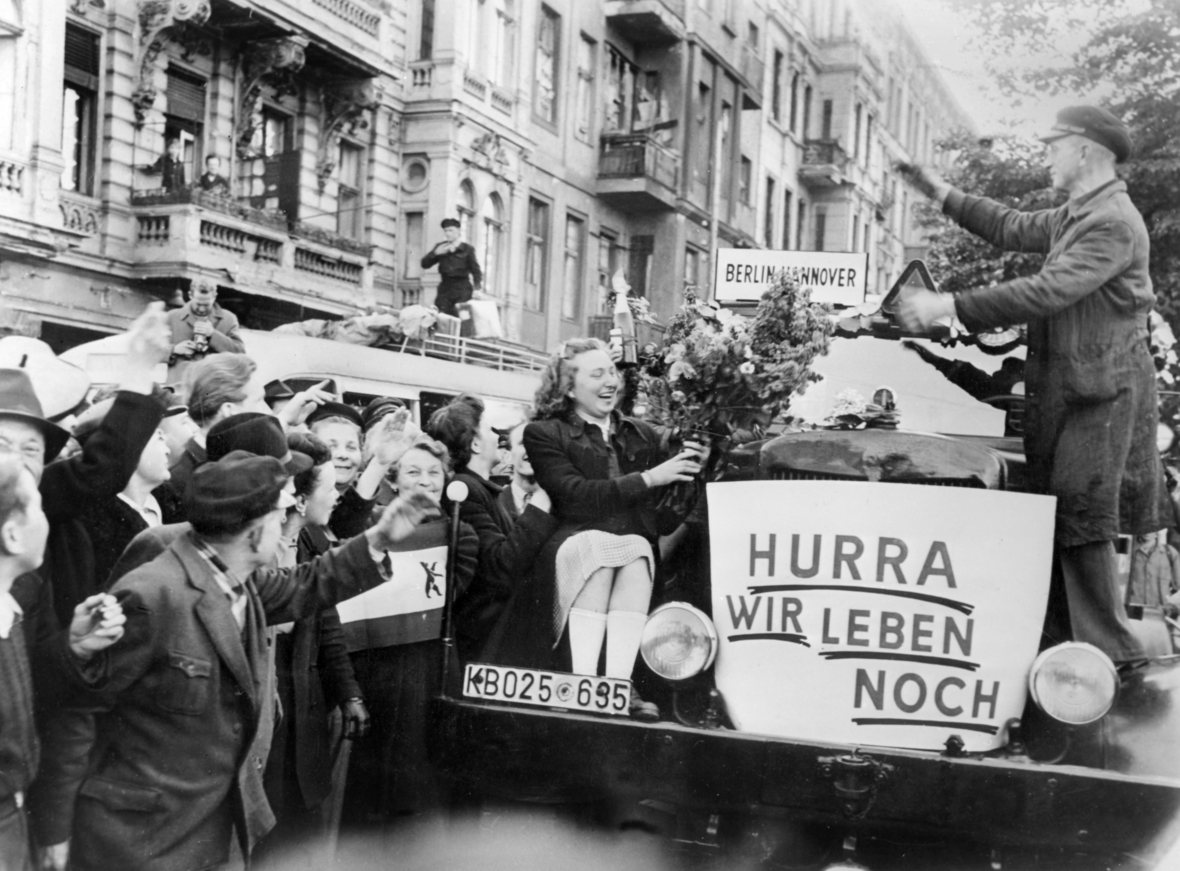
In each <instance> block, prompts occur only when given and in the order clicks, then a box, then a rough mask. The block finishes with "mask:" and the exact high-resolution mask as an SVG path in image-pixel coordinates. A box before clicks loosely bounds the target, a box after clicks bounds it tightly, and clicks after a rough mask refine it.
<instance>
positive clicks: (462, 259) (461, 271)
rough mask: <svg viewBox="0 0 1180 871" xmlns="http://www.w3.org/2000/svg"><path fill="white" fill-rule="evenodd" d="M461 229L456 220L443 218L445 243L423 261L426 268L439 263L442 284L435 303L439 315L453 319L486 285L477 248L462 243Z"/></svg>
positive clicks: (435, 297) (438, 245) (431, 251)
mask: <svg viewBox="0 0 1180 871" xmlns="http://www.w3.org/2000/svg"><path fill="white" fill-rule="evenodd" d="M461 227H462V225H461V224H460V223H459V222H458V221H457V220H456V219H454V218H443V222H442V228H443V233H444V234H445V235H446V237H447V239H446V241H445V242H439V243H438V244H437V245H435V246H434V247H433V248H431V249H430V251H429V252H428V253H427V255H426V256H425V257H423V258H422V268H423V269H429V268H430V267H431V266H433V265H434V264H436V263H437V264H438V271H439V274H441V275H442V281H441V282H439V285H438V291H437V292H436V293H435V296H434V304H435V306H436V307H437V308H438V310H439V311H440V312H442V313H443V314H444V315H450V316H451V317H458V313H457V312H456V310H455V306H456V305H457V304H458V303H461V302H467V301H468V300H469V299H471V295H472V293H473V292H474V291H475V290H479V288H480V285H481V284H483V270H482V269H480V268H479V262H478V261H477V260H476V259H475V249H474V248H472V247H471V246H470V245H468V244H467V243H466V242H460V241H459V230H460V228H461ZM468 276H470V278H468ZM473 285H474V287H473Z"/></svg>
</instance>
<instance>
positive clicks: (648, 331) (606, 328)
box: [586, 315, 668, 350]
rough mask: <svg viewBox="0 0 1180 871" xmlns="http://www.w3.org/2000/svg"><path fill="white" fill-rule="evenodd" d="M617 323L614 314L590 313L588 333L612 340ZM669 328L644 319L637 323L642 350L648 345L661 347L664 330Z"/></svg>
mask: <svg viewBox="0 0 1180 871" xmlns="http://www.w3.org/2000/svg"><path fill="white" fill-rule="evenodd" d="M614 325H615V319H614V316H613V315H590V317H589V318H588V319H587V324H586V333H587V334H588V335H589V336H590V338H592V339H601V340H602V341H604V342H609V341H610V331H611V328H612V327H614ZM667 329H668V328H667V327H666V326H664V325H663V324H646V323H643V322H642V321H641V322H640V323H637V324H636V325H635V341H636V344H638V345H639V348H640V349H641V350H642V349H643V348H644V347H645V346H647V345H655V346H656V347H659V346H660V345H661V344H663V341H664V332H665V331H666V330H667Z"/></svg>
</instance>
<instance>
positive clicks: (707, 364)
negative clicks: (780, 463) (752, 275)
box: [639, 274, 834, 470]
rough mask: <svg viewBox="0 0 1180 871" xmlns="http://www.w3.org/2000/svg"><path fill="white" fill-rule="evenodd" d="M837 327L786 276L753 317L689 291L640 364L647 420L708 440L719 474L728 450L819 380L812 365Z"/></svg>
mask: <svg viewBox="0 0 1180 871" xmlns="http://www.w3.org/2000/svg"><path fill="white" fill-rule="evenodd" d="M833 330H834V327H833V324H832V321H831V320H830V319H829V318H828V316H827V311H826V309H825V308H824V307H823V306H820V305H817V304H813V303H812V302H811V299H810V291H809V290H807V289H804V288H800V287H799V286H798V285H797V284H796V283H795V282H794V280H793V279H791V278H790V277H789V276H787V275H785V274H784V275H783V276H781V277H780V280H779V281H778V283H777V284H775V285H774V286H773V287H771V288H770V289H769V290H768V291H767V292H766V293H765V294H764V295H763V297H762V300H761V302H760V303H759V305H758V309H757V311H756V312H755V313H754V315H753V316H752V317H748V316H745V315H741V314H737V313H736V312H734V311H731V310H729V309H724V308H720V307H717V306H715V305H713V304H712V303H707V302H704V301H702V300H700V299H698V298H697V297H696V296H695V293H694V292H692V291H691V290H690V291H686V292H685V302H684V305H683V306H682V307H681V311H680V313H679V314H677V315H676V316H675V317H674V318H672V320H671V322H670V323H669V324H668V329H667V331H666V332H665V334H664V340H663V345H662V347H661V348H659V349H658V350H657V351H656V352H655V353H650V354H644V355H643V356H642V358H641V361H640V367H639V378H640V381H641V384H642V385H643V389H644V390H645V391H646V393H647V396H648V402H647V412H648V419H649V420H652V421H657V422H658V423H660V424H662V425H663V426H664V427H666V428H667V429H668V430H669V432H670V435H671V437H672V438H674V439H676V438H685V437H692V438H694V439H699V438H705V439H708V440H710V441H711V442H712V444H713V445H714V447H715V448H716V450H715V451H714V452H713V453H712V454H711V455H710V469H713V470H715V469H716V468H719V466H720V463H721V462H722V461H723V460H724V457H725V455H726V452H727V451H728V449H729V448H730V447H732V446H733V445H734V444H738V443H740V442H742V441H748V440H750V439H756V438H762V437H763V436H764V435H765V434H766V429H767V427H768V426H770V424H771V423H772V422H773V421H774V420H775V419H777V418H781V417H782V415H783V413H784V412H785V411H786V410H787V408H788V406H789V405H790V401H791V397H792V396H793V395H794V394H795V393H796V392H797V391H799V390H802V389H803V388H804V387H805V386H806V385H807V384H808V383H810V382H812V381H817V380H819V376H817V375H815V374H813V373H812V371H811V364H812V362H813V361H814V359H815V358H816V356H818V355H819V354H825V353H827V347H828V340H829V337H830V336H831V334H832V332H833Z"/></svg>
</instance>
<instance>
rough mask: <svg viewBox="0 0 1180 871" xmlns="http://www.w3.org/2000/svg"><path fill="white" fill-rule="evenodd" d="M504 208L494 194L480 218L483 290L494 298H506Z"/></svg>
mask: <svg viewBox="0 0 1180 871" xmlns="http://www.w3.org/2000/svg"><path fill="white" fill-rule="evenodd" d="M502 214H503V208H502V206H501V205H500V197H499V195H498V194H492V195H491V196H489V197H488V198H487V199H486V200H484V202H483V207H482V208H481V209H480V216H481V217H482V218H483V251H482V252H480V253H481V254H482V256H481V257H480V265H481V266H482V267H483V289H484V292H485V293H490V294H492V295H493V296H499V297H503V296H504V288H503V287H502V286H501V284H500V263H501V261H502V257H501V252H502V248H503V245H504V222H503V219H502V218H501V215H502Z"/></svg>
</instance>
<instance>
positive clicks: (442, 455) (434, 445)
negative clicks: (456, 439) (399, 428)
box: [387, 433, 452, 481]
mask: <svg viewBox="0 0 1180 871" xmlns="http://www.w3.org/2000/svg"><path fill="white" fill-rule="evenodd" d="M415 449H417V450H420V451H426V453H428V454H430V456H432V457H434V458H435V459H436V460H442V465H443V473H444V474H445V475H446V479H447V481H450V480H451V469H452V466H451V452H450V451H448V450H447V446H446V445H444V444H443V443H442V442H440V441H438V440H437V439H432V438H431V437H430V436H428V435H426V434H425V433H423V434H422V435H420V436H418V438H416V439H414V443H413V444H412V445H410V446H409V447H408V448H406V453H409V452H410V451H412V450H415ZM397 467H398V464H397V463H394V464H393V465H392V466H391V467H390V469H389V472H388V473H387V477H388V478H389V479H390V480H394V481H396V480H397Z"/></svg>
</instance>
